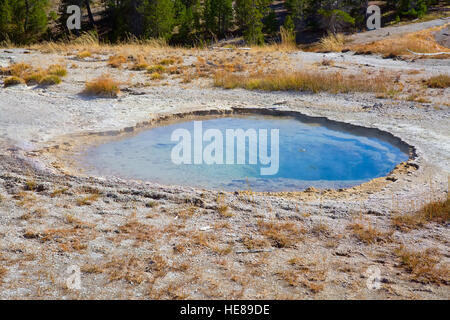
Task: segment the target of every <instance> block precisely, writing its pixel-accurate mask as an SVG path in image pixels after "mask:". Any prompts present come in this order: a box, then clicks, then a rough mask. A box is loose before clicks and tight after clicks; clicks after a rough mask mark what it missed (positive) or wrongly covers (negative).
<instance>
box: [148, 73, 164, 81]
mask: <svg viewBox="0 0 450 320" xmlns="http://www.w3.org/2000/svg"><path fill="white" fill-rule="evenodd" d="M149 77H150V80H161V79H163V78H164V76H163V75H162V74H161V73H159V72H153V73H152V74H150V75H149Z"/></svg>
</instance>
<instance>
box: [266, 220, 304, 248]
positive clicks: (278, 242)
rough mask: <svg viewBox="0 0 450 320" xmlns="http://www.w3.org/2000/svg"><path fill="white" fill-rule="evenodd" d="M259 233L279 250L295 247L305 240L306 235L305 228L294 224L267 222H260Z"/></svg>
mask: <svg viewBox="0 0 450 320" xmlns="http://www.w3.org/2000/svg"><path fill="white" fill-rule="evenodd" d="M258 227H259V231H260V232H261V234H262V235H264V236H266V237H267V238H268V239H269V240H270V241H271V243H272V245H273V246H275V247H277V248H287V247H292V246H294V245H295V244H296V243H297V242H298V241H301V240H302V239H303V237H302V234H303V233H305V230H303V228H301V227H299V226H296V225H295V224H294V223H292V222H282V223H280V222H265V221H262V220H260V221H258Z"/></svg>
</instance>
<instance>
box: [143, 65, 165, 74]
mask: <svg viewBox="0 0 450 320" xmlns="http://www.w3.org/2000/svg"><path fill="white" fill-rule="evenodd" d="M147 72H148V73H155V72H156V73H164V72H166V67H164V66H162V65H160V64H157V65H153V66H150V67H147Z"/></svg>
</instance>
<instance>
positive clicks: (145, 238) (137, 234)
mask: <svg viewBox="0 0 450 320" xmlns="http://www.w3.org/2000/svg"><path fill="white" fill-rule="evenodd" d="M158 236H159V232H158V229H156V228H155V227H154V226H152V225H149V224H145V223H141V222H139V221H137V220H136V218H135V215H134V214H133V215H132V216H131V217H130V218H129V219H128V221H127V222H126V223H125V224H123V225H122V226H120V227H119V236H118V237H117V239H116V240H118V241H120V240H123V239H133V240H135V245H139V244H141V243H143V242H153V241H155V239H157V238H158Z"/></svg>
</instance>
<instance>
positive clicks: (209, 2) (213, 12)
mask: <svg viewBox="0 0 450 320" xmlns="http://www.w3.org/2000/svg"><path fill="white" fill-rule="evenodd" d="M232 18H233V4H232V0H205V1H204V9H203V20H204V26H205V30H206V31H207V33H209V34H212V35H214V36H216V37H223V36H225V34H226V33H227V31H228V30H229V28H230V25H231V20H232Z"/></svg>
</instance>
